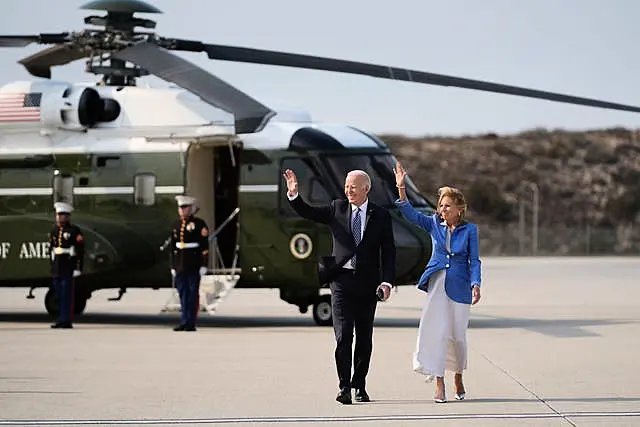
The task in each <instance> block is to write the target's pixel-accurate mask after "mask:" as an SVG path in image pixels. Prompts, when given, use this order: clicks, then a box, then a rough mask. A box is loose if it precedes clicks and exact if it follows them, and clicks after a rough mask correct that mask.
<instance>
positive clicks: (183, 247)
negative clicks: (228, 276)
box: [170, 215, 209, 273]
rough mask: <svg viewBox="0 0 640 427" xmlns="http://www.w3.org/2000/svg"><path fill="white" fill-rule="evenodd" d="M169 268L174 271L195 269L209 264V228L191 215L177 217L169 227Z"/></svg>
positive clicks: (202, 221)
mask: <svg viewBox="0 0 640 427" xmlns="http://www.w3.org/2000/svg"><path fill="white" fill-rule="evenodd" d="M170 245H171V268H173V269H175V270H176V272H178V273H180V272H184V271H197V270H198V269H199V268H200V267H207V266H208V264H209V229H208V227H207V224H206V222H204V220H202V219H200V218H197V217H195V216H193V215H191V216H189V217H187V218H185V219H184V220H183V219H178V220H177V221H176V222H174V223H173V227H172V229H171V243H170Z"/></svg>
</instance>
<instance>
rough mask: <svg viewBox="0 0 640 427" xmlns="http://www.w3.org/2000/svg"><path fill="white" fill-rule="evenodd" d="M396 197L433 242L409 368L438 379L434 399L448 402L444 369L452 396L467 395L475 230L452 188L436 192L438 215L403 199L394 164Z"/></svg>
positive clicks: (476, 296)
mask: <svg viewBox="0 0 640 427" xmlns="http://www.w3.org/2000/svg"><path fill="white" fill-rule="evenodd" d="M394 173H395V176H396V186H397V187H398V193H399V198H398V200H396V202H395V204H396V206H397V207H398V208H399V209H400V212H401V213H402V215H403V216H404V218H405V219H406V220H407V221H409V222H411V223H413V224H415V225H417V226H419V227H422V228H423V229H425V230H426V231H427V232H429V234H430V235H431V239H432V241H433V243H434V245H433V253H432V255H431V259H430V260H429V263H428V264H427V266H426V268H425V270H424V273H422V276H421V277H420V280H419V281H418V285H417V287H418V289H420V290H422V291H424V292H426V296H425V302H424V306H423V308H422V315H421V316H420V326H419V328H418V339H417V342H416V350H415V352H414V354H413V370H414V371H416V372H418V373H420V374H423V375H426V376H427V381H428V382H430V381H433V379H434V378H435V379H436V393H435V396H434V400H435V401H436V402H439V403H444V402H446V401H447V399H446V396H445V386H444V372H445V369H446V370H447V371H453V372H454V373H455V375H454V382H455V387H456V393H455V398H456V399H457V400H462V399H464V397H465V389H464V384H463V382H462V371H463V370H465V369H466V368H467V326H468V324H469V308H470V304H475V303H477V302H478V300H480V283H481V280H480V276H481V272H480V259H479V256H478V228H477V227H476V225H475V224H471V223H469V222H466V221H465V220H464V216H465V213H466V210H467V204H466V201H465V198H464V195H463V194H462V192H461V191H460V190H458V189H455V188H452V187H442V188H440V189H439V190H438V194H439V200H438V208H437V213H436V214H434V215H431V216H427V215H425V214H423V213H421V212H418V211H417V210H415V209H414V208H413V207H412V206H411V204H410V203H409V201H408V200H407V197H406V194H405V189H404V180H405V176H406V172H405V171H404V169H403V168H402V165H400V163H398V164H397V165H396V167H395V169H394Z"/></svg>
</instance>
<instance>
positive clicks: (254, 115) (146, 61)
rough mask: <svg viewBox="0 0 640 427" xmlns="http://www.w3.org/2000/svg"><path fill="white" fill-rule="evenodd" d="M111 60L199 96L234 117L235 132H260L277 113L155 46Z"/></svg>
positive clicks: (143, 46)
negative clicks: (135, 66)
mask: <svg viewBox="0 0 640 427" xmlns="http://www.w3.org/2000/svg"><path fill="white" fill-rule="evenodd" d="M111 57H113V58H117V59H121V60H125V61H129V62H132V63H134V64H137V65H139V66H140V67H142V68H145V69H146V70H148V71H149V72H150V73H152V74H155V75H156V76H158V77H160V78H162V79H164V80H167V81H170V82H173V83H175V84H177V85H178V86H181V87H182V88H184V89H186V90H188V91H190V92H192V93H194V94H195V95H198V96H200V97H201V98H202V99H203V100H204V101H205V102H207V103H208V104H211V105H213V106H215V107H218V108H221V109H223V110H225V111H227V112H228V113H231V114H233V115H234V117H235V126H236V133H252V132H259V131H260V130H262V128H263V127H264V126H265V125H266V123H267V121H268V120H269V119H270V118H271V117H273V116H274V115H275V112H274V111H272V110H271V109H269V108H268V107H266V106H264V105H262V104H261V103H260V102H258V101H256V100H255V99H253V98H251V97H250V96H249V95H247V94H245V93H244V92H241V91H240V90H238V89H236V88H235V87H233V86H231V85H230V84H228V83H226V82H225V81H223V80H222V79H220V78H218V77H216V76H214V75H212V74H210V73H208V72H207V71H205V70H203V69H202V68H199V67H197V66H196V65H194V64H192V63H190V62H188V61H186V60H184V59H182V58H180V57H178V56H176V55H174V54H173V53H171V52H169V51H167V50H165V49H163V48H162V47H160V46H157V45H156V44H153V43H148V42H144V43H139V44H136V45H133V46H130V47H127V48H125V49H123V50H121V51H118V52H114V53H112V54H111Z"/></svg>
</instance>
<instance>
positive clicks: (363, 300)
mask: <svg viewBox="0 0 640 427" xmlns="http://www.w3.org/2000/svg"><path fill="white" fill-rule="evenodd" d="M359 279H360V278H359V277H358V273H356V272H355V270H347V269H343V270H341V273H340V274H339V275H338V276H337V277H336V279H335V280H334V281H333V282H332V283H331V285H330V287H331V310H332V315H333V330H334V332H335V337H336V351H335V359H336V368H337V371H338V379H339V381H340V384H339V387H340V388H341V389H342V388H356V389H364V388H365V385H366V384H365V382H366V376H367V373H368V372H369V364H370V362H371V352H372V351H373V322H374V316H375V312H376V306H377V302H378V301H377V299H376V297H375V293H372V292H366V293H365V292H363V288H364V287H363V284H362V283H359ZM354 328H355V341H356V345H355V349H353V347H352V346H353V332H354ZM352 351H353V358H352ZM352 360H353V362H354V363H353V377H351V364H352Z"/></svg>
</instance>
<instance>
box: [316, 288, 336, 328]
mask: <svg viewBox="0 0 640 427" xmlns="http://www.w3.org/2000/svg"><path fill="white" fill-rule="evenodd" d="M313 320H315V322H316V323H317V324H318V325H320V326H331V325H333V316H332V312H331V295H321V296H319V297H318V299H317V300H316V302H315V303H313Z"/></svg>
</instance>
